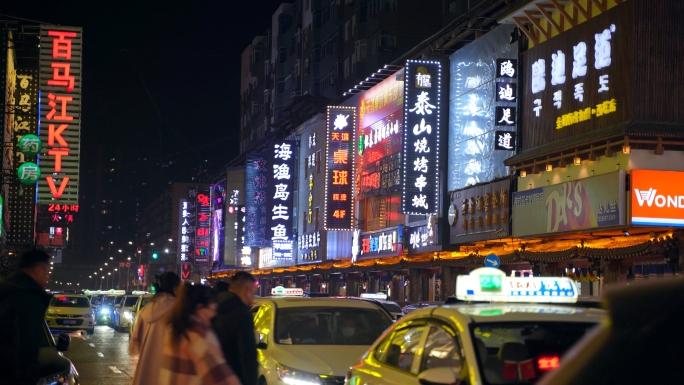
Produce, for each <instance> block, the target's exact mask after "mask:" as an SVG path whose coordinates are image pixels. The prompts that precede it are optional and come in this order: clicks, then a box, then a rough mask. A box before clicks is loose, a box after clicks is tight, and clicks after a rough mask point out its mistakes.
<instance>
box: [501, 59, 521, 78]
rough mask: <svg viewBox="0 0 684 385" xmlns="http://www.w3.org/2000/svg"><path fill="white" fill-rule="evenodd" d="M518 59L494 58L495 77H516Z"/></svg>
mask: <svg viewBox="0 0 684 385" xmlns="http://www.w3.org/2000/svg"><path fill="white" fill-rule="evenodd" d="M517 71H518V60H517V59H496V77H497V78H511V79H515V78H516V77H517Z"/></svg>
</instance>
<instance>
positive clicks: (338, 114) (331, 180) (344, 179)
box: [323, 106, 356, 230]
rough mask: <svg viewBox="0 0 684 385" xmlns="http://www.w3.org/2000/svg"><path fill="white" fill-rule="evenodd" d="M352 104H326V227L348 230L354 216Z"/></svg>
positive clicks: (353, 110) (354, 121) (353, 117)
mask: <svg viewBox="0 0 684 385" xmlns="http://www.w3.org/2000/svg"><path fill="white" fill-rule="evenodd" d="M354 132H356V107H339V106H328V113H327V136H326V157H327V163H326V170H325V215H324V224H323V225H324V228H325V229H326V230H351V229H352V225H353V223H352V218H354V205H353V203H352V202H353V201H354V196H353V194H354V188H353V181H354V180H355V179H354V178H355V176H354V174H355V172H356V167H355V166H354V156H353V151H354Z"/></svg>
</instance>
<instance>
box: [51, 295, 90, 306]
mask: <svg viewBox="0 0 684 385" xmlns="http://www.w3.org/2000/svg"><path fill="white" fill-rule="evenodd" d="M50 306H52V307H90V301H88V298H86V297H68V296H65V295H55V296H53V297H52V301H50Z"/></svg>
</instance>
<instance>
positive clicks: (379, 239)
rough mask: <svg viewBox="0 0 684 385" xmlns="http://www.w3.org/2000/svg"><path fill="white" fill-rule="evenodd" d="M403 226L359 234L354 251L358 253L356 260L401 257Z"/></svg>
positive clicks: (356, 237)
mask: <svg viewBox="0 0 684 385" xmlns="http://www.w3.org/2000/svg"><path fill="white" fill-rule="evenodd" d="M403 229H404V227H403V226H401V225H400V226H397V227H391V228H388V229H385V230H380V231H372V232H367V233H359V235H358V236H354V238H353V242H355V243H356V244H354V245H352V249H355V250H357V251H358V257H356V259H368V258H378V257H393V256H399V255H401V253H402V248H401V242H402V241H403Z"/></svg>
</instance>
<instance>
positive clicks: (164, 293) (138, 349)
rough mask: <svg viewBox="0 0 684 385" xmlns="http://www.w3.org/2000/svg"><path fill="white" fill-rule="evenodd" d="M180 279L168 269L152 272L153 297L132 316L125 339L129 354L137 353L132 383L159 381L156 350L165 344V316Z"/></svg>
mask: <svg viewBox="0 0 684 385" xmlns="http://www.w3.org/2000/svg"><path fill="white" fill-rule="evenodd" d="M180 283H181V279H180V277H179V276H178V274H176V273H174V272H171V271H167V272H165V273H162V274H161V275H155V276H154V283H153V286H154V292H155V295H154V297H153V298H152V299H151V300H150V303H148V304H147V305H146V306H145V307H143V308H142V309H141V310H140V313H138V314H137V316H136V317H135V324H134V325H133V333H132V335H131V340H130V342H129V343H128V352H129V354H131V355H140V357H139V358H138V366H136V368H135V375H134V376H133V385H147V384H157V383H158V382H159V370H158V368H159V366H160V365H161V362H160V360H161V355H160V354H159V351H160V350H161V349H162V346H164V337H165V336H166V328H167V326H166V318H165V316H166V315H167V314H168V312H169V310H171V308H172V307H173V304H174V302H175V300H176V292H177V291H178V286H180Z"/></svg>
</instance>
